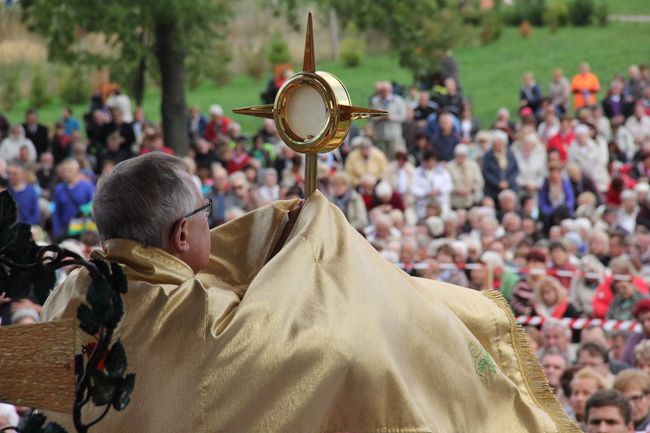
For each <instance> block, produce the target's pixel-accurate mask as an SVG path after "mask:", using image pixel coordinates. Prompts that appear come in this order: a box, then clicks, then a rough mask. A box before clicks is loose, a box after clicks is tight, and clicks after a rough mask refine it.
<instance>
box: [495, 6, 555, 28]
mask: <svg viewBox="0 0 650 433" xmlns="http://www.w3.org/2000/svg"><path fill="white" fill-rule="evenodd" d="M545 3H546V1H545V0H515V1H514V2H513V4H512V5H511V6H505V5H502V7H501V8H500V9H501V11H502V12H501V17H502V19H503V22H504V23H506V24H507V25H509V26H519V25H521V23H522V22H524V21H528V22H529V24H532V25H534V26H542V25H544V5H545Z"/></svg>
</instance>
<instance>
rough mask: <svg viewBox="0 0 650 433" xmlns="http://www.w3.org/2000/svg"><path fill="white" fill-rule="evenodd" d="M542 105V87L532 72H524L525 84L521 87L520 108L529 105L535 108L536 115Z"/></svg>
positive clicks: (532, 108)
mask: <svg viewBox="0 0 650 433" xmlns="http://www.w3.org/2000/svg"><path fill="white" fill-rule="evenodd" d="M541 106H542V89H541V88H540V87H539V85H538V84H537V82H536V81H535V76H534V75H533V73H532V72H526V73H525V74H524V79H523V84H522V86H521V88H520V89H519V109H522V108H524V107H528V108H530V109H531V110H533V114H534V115H535V116H538V115H539V113H538V112H539V109H540V107H541Z"/></svg>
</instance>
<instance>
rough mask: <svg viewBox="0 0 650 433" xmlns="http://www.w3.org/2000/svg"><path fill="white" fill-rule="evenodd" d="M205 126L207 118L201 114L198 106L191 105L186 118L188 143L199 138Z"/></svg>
mask: <svg viewBox="0 0 650 433" xmlns="http://www.w3.org/2000/svg"><path fill="white" fill-rule="evenodd" d="M207 126H208V119H206V118H205V116H204V115H203V114H201V110H199V107H197V106H196V105H192V106H191V107H190V111H189V115H188V119H187V133H188V135H189V137H190V143H192V144H194V143H196V142H197V141H198V140H199V139H201V138H203V135H204V134H205V128H206V127H207Z"/></svg>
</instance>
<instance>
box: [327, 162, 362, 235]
mask: <svg viewBox="0 0 650 433" xmlns="http://www.w3.org/2000/svg"><path fill="white" fill-rule="evenodd" d="M332 190H333V193H334V194H333V195H332V203H334V204H335V205H336V206H337V207H338V208H339V209H341V211H342V212H343V213H344V214H345V216H346V218H347V219H348V221H349V223H350V224H351V225H352V227H354V228H355V229H357V230H362V229H363V228H364V227H366V226H367V225H368V213H367V211H366V206H365V204H364V203H363V199H362V198H361V196H360V195H359V193H358V192H356V191H355V190H354V189H353V188H352V182H351V180H350V177H349V176H348V175H347V174H346V173H337V174H335V175H334V176H333V177H332Z"/></svg>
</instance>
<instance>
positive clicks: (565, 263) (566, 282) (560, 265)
mask: <svg viewBox="0 0 650 433" xmlns="http://www.w3.org/2000/svg"><path fill="white" fill-rule="evenodd" d="M549 252H550V256H551V268H550V270H551V272H552V274H553V275H555V277H556V278H557V280H558V281H559V282H560V284H562V286H563V287H564V288H565V289H566V290H570V289H571V283H572V281H573V278H574V277H575V276H576V275H575V273H576V267H575V266H574V265H573V264H571V262H570V260H569V253H568V251H567V248H566V245H565V244H564V242H562V241H558V242H552V243H551V245H550V246H549Z"/></svg>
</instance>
